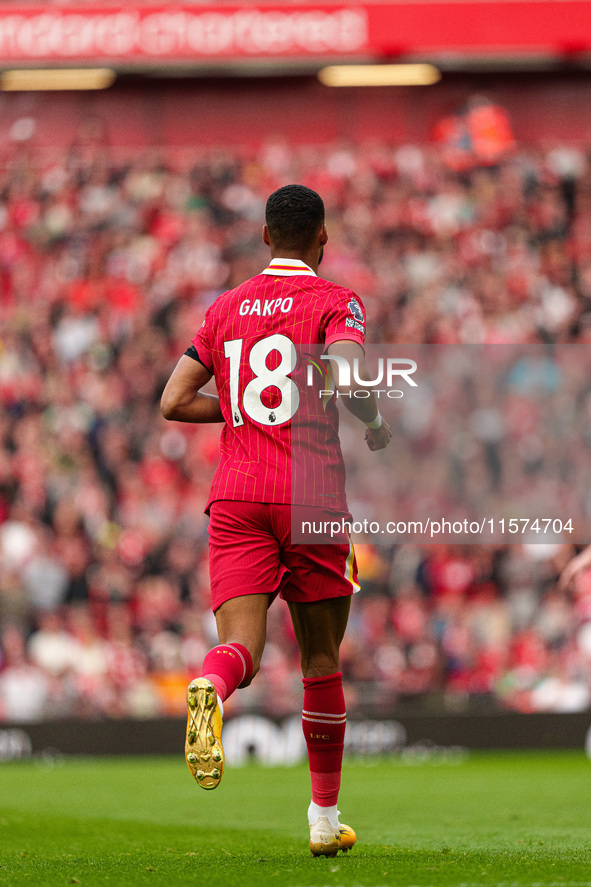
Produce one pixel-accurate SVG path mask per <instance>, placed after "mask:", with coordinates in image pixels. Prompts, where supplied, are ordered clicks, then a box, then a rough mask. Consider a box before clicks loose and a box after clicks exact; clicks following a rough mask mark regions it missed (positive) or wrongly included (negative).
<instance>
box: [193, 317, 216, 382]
mask: <svg viewBox="0 0 591 887" xmlns="http://www.w3.org/2000/svg"><path fill="white" fill-rule="evenodd" d="M211 322H212V317H211V308H209V309H208V310H207V311H206V313H205V320H204V321H203V323H202V324H201V326H200V327H199V329H198V330H197V332H196V333H195V335H194V336H193V338H192V339H191V345H192V346H193V348H194V349H195V352H196V354H194V355H193V354H191V355H190V356H191V357H193V358H194V359H195V360H198V361H199V363H202V364H203V366H204V367H205V369H206V370H207V371H208V372H210V373H211V374H212V376H213V354H212V350H211V344H210V342H211V338H210V337H211Z"/></svg>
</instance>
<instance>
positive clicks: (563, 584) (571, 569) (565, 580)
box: [558, 545, 591, 591]
mask: <svg viewBox="0 0 591 887" xmlns="http://www.w3.org/2000/svg"><path fill="white" fill-rule="evenodd" d="M590 566H591V545H588V546H587V548H584V549H583V551H581V552H580V554H577V556H576V557H574V558H573V559H572V561H569V562H568V564H567V565H566V567H565V568H564V570H563V571H562V573H561V574H560V578H559V580H558V588H559V589H560V590H561V591H566V589H567V588H568V587H569V586H570V585H571V583H572V582H573V580H574V579H575V578H576V577H577V576H578V575H579V573H582V572H583V570H586V569H587V568H588V567H590Z"/></svg>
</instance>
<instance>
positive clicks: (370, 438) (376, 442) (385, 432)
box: [365, 419, 392, 452]
mask: <svg viewBox="0 0 591 887" xmlns="http://www.w3.org/2000/svg"><path fill="white" fill-rule="evenodd" d="M365 439H366V441H367V445H368V447H369V448H370V450H371V451H372V452H373V451H374V450H383V449H384V447H387V446H388V444H389V443H390V441H391V439H392V429H391V428H390V426H389V425H388V423H387V422H386V420H385V419H384V420H382V424H381V425H380V427H379V428H366V430H365Z"/></svg>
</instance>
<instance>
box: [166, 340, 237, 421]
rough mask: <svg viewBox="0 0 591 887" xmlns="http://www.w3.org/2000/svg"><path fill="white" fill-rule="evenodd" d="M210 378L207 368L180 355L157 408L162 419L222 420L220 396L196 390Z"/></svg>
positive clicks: (190, 358)
mask: <svg viewBox="0 0 591 887" xmlns="http://www.w3.org/2000/svg"><path fill="white" fill-rule="evenodd" d="M210 379H211V373H210V372H209V370H208V369H207V367H205V366H203V364H202V363H200V362H199V361H198V360H193V358H192V357H187V355H186V354H183V356H182V357H181V359H180V360H179V362H178V363H177V365H176V366H175V368H174V370H173V371H172V375H171V377H170V379H169V380H168V382H167V383H166V387H165V389H164V391H163V392H162V398H161V400H160V411H161V412H162V415H163V416H164V418H165V419H174V420H175V421H176V422H223V421H224V417H223V416H222V411H221V409H220V399H219V397H217V396H216V395H215V394H204V393H202V392H201V391H200V390H199V389H200V388H203V386H204V385H206V384H207V383H208V382H209V380H210Z"/></svg>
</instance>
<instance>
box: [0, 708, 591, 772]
mask: <svg viewBox="0 0 591 887" xmlns="http://www.w3.org/2000/svg"><path fill="white" fill-rule="evenodd" d="M184 729H185V721H184V718H183V719H181V718H151V719H147V720H142V721H138V720H137V719H134V718H117V719H112V720H101V721H96V720H81V719H80V720H72V719H68V720H59V721H58V720H55V721H44V722H42V723H36V724H20V723H19V724H8V723H5V724H0V765H1V764H2V762H6V761H15V760H24V759H28V758H33V759H37V760H40V761H44V762H46V763H47V764H48V765H51V764H52V763H56V762H59V760H60V758H61V757H63V756H66V755H154V754H156V755H160V754H163V755H164V754H166V755H168V754H170V755H178V757H179V761H180V762H182V760H183V737H184ZM503 749H507V750H509V749H578V750H579V751H581V752H583V751H585V752H586V753H587V755H588V756H590V757H591V712H589V711H587V712H575V713H567V714H546V713H536V714H519V713H515V712H505V713H503V712H498V713H491V714H467V713H466V714H450V713H445V714H439V715H436V714H430V715H418V714H417V715H397V713H396V712H394V713H393V714H392V715H388V714H387V713H386V712H381V714H380V718H375V719H374V718H370V717H368V718H367V719H363V718H358V719H350V720H349V721H348V723H347V732H346V734H345V754H346V755H347V756H355V757H363V758H365V757H370V758H371V757H373V758H375V757H379V756H396V757H398V758H400V759H401V760H402V761H404V762H405V763H410V764H413V763H426V762H439V763H450V764H453V763H457V762H459V761H461V760H462V759H463V758H464V757H465V755H466V753H467V752H468V751H477V750H491V751H493V750H503ZM224 751H225V754H226V762H227V763H228V764H231V765H232V766H238V765H240V764H243V763H247V762H248V761H250V760H256V761H260V762H261V763H263V764H266V765H269V766H273V765H275V766H281V765H286V764H297V763H299V762H300V761H303V760H305V758H306V746H305V742H304V737H303V734H302V719H301V716H300V715H294V716H293V717H288V718H286V719H285V720H282V721H277V720H275V719H272V718H270V717H268V716H265V715H263V714H257V713H254V712H253V713H249V714H241V715H235V716H233V717H229V718H227V719H226V720H225V722H224Z"/></svg>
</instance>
